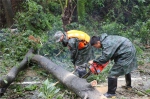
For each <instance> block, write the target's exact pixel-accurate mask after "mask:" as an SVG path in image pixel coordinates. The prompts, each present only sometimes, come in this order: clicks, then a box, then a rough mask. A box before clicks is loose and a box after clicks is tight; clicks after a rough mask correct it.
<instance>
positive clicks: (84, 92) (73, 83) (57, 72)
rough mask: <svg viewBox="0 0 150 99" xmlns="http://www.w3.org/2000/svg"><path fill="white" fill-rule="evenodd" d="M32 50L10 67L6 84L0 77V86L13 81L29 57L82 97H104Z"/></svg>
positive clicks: (6, 85) (89, 98) (83, 80)
mask: <svg viewBox="0 0 150 99" xmlns="http://www.w3.org/2000/svg"><path fill="white" fill-rule="evenodd" d="M32 52H33V51H32V50H30V51H29V52H28V53H27V54H26V56H25V58H24V60H23V61H22V62H21V63H20V66H19V67H14V69H13V68H12V70H10V72H9V73H8V75H7V77H6V79H5V80H6V81H7V82H8V83H7V84H6V83H5V82H4V79H0V88H7V87H8V86H9V85H10V83H12V81H14V79H15V77H16V75H17V74H18V72H19V71H20V70H22V69H24V66H25V64H27V63H28V61H29V59H30V61H32V62H35V63H37V64H39V65H41V66H42V67H43V68H44V69H46V70H47V71H48V72H49V73H51V74H52V75H54V76H55V77H56V78H57V79H58V80H59V81H60V82H61V83H63V84H64V85H65V86H67V87H68V88H69V89H70V90H72V91H73V92H75V93H76V94H77V95H78V96H79V97H81V98H82V99H106V98H102V97H104V96H103V95H102V94H101V93H99V91H97V90H96V89H95V88H94V87H92V86H91V84H90V83H88V82H87V81H86V80H85V79H82V78H79V77H77V76H75V75H74V74H72V73H71V72H69V71H67V70H65V69H64V68H62V67H61V66H58V65H56V64H54V63H53V62H52V61H50V60H49V59H47V58H45V57H43V56H41V55H34V54H32ZM31 56H32V57H31ZM29 57H30V58H29ZM12 72H15V74H13V73H12ZM12 75H13V76H12Z"/></svg>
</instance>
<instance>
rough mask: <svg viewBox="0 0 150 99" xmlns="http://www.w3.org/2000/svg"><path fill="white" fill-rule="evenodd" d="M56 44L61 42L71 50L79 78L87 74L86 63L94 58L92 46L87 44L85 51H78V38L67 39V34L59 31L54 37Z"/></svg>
mask: <svg viewBox="0 0 150 99" xmlns="http://www.w3.org/2000/svg"><path fill="white" fill-rule="evenodd" d="M54 38H55V39H56V42H61V43H62V45H63V46H64V47H67V46H68V48H69V50H70V54H71V61H72V63H73V64H74V66H75V69H76V71H77V72H78V75H79V77H82V76H83V75H85V74H86V65H85V64H86V63H88V61H89V60H91V59H93V58H94V55H93V51H92V46H91V45H90V44H89V43H87V44H86V46H85V47H84V48H83V49H78V44H79V39H78V38H69V39H68V38H67V33H63V32H61V31H57V32H56V33H55V35H54Z"/></svg>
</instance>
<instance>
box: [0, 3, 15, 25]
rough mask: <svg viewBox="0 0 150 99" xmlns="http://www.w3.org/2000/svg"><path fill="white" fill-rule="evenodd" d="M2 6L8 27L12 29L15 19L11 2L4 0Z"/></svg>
mask: <svg viewBox="0 0 150 99" xmlns="http://www.w3.org/2000/svg"><path fill="white" fill-rule="evenodd" d="M2 4H3V7H4V10H5V17H6V21H7V26H8V27H10V26H11V25H12V24H13V18H14V13H13V10H12V6H11V0H2Z"/></svg>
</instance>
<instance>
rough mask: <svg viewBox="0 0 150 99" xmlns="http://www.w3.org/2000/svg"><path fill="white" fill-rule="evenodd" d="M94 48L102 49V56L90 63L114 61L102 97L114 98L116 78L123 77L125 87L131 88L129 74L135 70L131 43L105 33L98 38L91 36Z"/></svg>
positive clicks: (135, 65)
mask: <svg viewBox="0 0 150 99" xmlns="http://www.w3.org/2000/svg"><path fill="white" fill-rule="evenodd" d="M90 43H91V45H92V46H94V47H95V48H102V56H100V57H99V58H97V59H95V60H93V61H90V62H89V63H90V64H92V63H93V62H95V63H98V64H104V63H106V62H108V61H109V60H114V65H113V67H112V68H111V70H110V71H109V75H108V91H107V93H105V94H104V95H105V96H106V97H108V98H111V97H113V96H115V91H116V88H117V78H118V77H119V76H121V75H125V80H126V86H124V87H125V88H127V89H128V88H132V87H131V74H130V72H131V71H133V70H135V69H136V68H137V60H136V49H135V47H134V45H133V44H132V42H131V41H130V40H129V39H127V38H125V37H121V36H115V35H107V34H106V33H104V34H102V35H101V36H100V37H99V36H93V37H92V38H91V41H90Z"/></svg>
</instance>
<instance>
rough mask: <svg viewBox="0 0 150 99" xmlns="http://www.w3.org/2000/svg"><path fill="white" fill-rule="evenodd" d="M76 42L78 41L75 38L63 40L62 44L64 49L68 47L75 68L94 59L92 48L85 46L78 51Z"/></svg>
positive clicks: (88, 45)
mask: <svg viewBox="0 0 150 99" xmlns="http://www.w3.org/2000/svg"><path fill="white" fill-rule="evenodd" d="M78 42H79V40H78V39H77V38H71V39H69V40H68V39H66V38H64V39H63V42H62V44H63V45H64V47H66V46H69V50H70V54H71V60H72V63H73V64H74V65H75V66H80V65H83V64H84V63H87V62H88V61H90V60H92V59H93V58H94V53H93V49H92V46H91V45H90V44H87V45H86V46H85V48H83V49H81V50H79V49H78Z"/></svg>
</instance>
